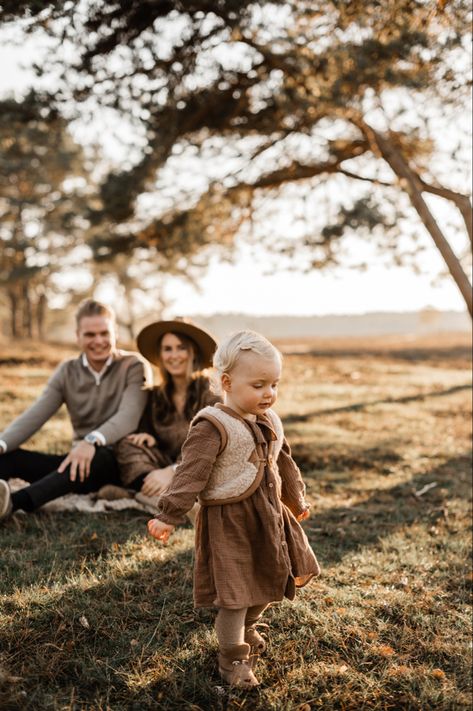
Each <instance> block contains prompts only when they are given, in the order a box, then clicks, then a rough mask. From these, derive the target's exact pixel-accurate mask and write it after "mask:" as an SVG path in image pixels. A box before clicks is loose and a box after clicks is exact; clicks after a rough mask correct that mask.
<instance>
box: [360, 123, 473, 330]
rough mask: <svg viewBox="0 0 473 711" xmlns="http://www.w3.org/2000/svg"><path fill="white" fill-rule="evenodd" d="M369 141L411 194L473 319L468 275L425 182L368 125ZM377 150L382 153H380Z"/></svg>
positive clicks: (413, 202) (384, 138) (365, 127)
mask: <svg viewBox="0 0 473 711" xmlns="http://www.w3.org/2000/svg"><path fill="white" fill-rule="evenodd" d="M360 128H361V129H362V130H363V131H364V132H365V134H366V135H367V136H368V138H369V139H370V140H371V141H372V142H373V143H374V144H375V146H373V147H374V148H375V152H376V153H380V154H381V156H382V157H383V158H384V160H385V161H386V162H387V163H388V164H389V166H390V167H391V169H392V170H393V172H394V173H395V175H397V177H398V179H399V182H400V184H401V186H402V188H403V189H404V190H405V191H406V192H407V194H408V195H409V198H410V200H411V203H412V205H413V206H414V208H415V210H416V211H417V214H418V215H419V217H420V219H421V220H422V222H423V223H424V225H425V227H426V229H427V231H428V232H429V233H430V236H431V237H432V239H433V240H434V243H435V246H436V247H437V249H438V250H439V252H440V254H441V255H442V257H443V259H444V261H445V264H446V265H447V268H448V270H449V272H450V274H451V275H452V277H453V279H454V280H455V283H456V285H457V286H458V288H459V290H460V293H461V295H462V296H463V298H464V300H465V303H466V306H467V308H468V311H469V313H470V316H472V317H473V293H472V288H471V284H470V282H469V280H468V277H467V275H466V274H465V272H464V270H463V267H462V265H461V264H460V261H459V259H458V257H457V256H456V254H455V252H454V251H453V249H452V248H451V247H450V244H449V243H448V241H447V239H446V238H445V236H444V234H443V233H442V230H441V229H440V227H439V226H438V223H437V221H436V220H435V218H434V216H433V215H432V213H431V212H430V209H429V207H428V205H427V203H426V202H425V200H424V198H423V196H422V181H421V180H420V178H419V176H418V175H417V174H416V173H415V172H414V171H413V170H412V169H411V168H410V166H409V164H408V162H407V161H406V159H405V158H404V156H403V155H402V152H401V150H400V148H399V147H398V146H397V145H396V144H395V143H394V142H392V141H391V140H390V139H389V138H386V137H385V136H382V135H381V134H380V133H378V132H377V131H375V130H374V129H373V128H371V126H368V125H367V124H366V123H364V122H363V124H362V125H361V126H360ZM376 148H377V149H378V150H377V151H376Z"/></svg>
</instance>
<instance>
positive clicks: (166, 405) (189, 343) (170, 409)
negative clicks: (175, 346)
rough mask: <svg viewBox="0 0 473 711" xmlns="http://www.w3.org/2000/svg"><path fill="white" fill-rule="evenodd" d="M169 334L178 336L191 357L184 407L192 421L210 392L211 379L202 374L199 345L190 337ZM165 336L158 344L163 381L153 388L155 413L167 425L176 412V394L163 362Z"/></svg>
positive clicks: (159, 367)
mask: <svg viewBox="0 0 473 711" xmlns="http://www.w3.org/2000/svg"><path fill="white" fill-rule="evenodd" d="M168 333H172V335H173V336H176V338H178V339H179V340H180V341H181V343H182V344H183V345H184V346H185V348H186V350H187V351H188V353H189V354H190V356H191V357H190V359H189V366H188V373H187V378H188V385H187V396H186V404H185V406H184V415H185V417H186V419H188V420H191V419H192V418H193V416H194V415H195V414H196V413H197V412H198V411H199V410H200V409H201V407H202V406H203V405H202V403H203V401H204V396H205V394H206V393H208V391H209V388H210V382H209V379H208V378H207V377H206V376H205V375H203V374H202V355H201V352H200V350H199V348H198V346H197V344H196V343H195V342H194V341H193V340H192V339H191V338H189V337H188V336H184V335H182V334H180V333H175V332H174V331H168ZM165 335H167V333H164V334H163V335H162V336H161V338H160V339H159V341H158V343H157V349H158V359H159V363H158V371H159V374H160V376H161V381H160V382H159V383H158V385H156V386H155V387H154V388H153V390H154V393H155V398H154V402H155V409H154V413H155V416H156V417H157V418H158V419H159V420H160V421H161V422H163V423H166V420H167V419H168V418H169V417H170V416H171V415H173V414H174V413H175V412H176V406H175V405H174V401H173V399H172V396H173V394H174V381H173V379H172V376H171V375H170V374H169V373H168V371H167V370H166V368H165V367H164V365H163V363H162V360H161V345H162V340H163V338H164V336H165Z"/></svg>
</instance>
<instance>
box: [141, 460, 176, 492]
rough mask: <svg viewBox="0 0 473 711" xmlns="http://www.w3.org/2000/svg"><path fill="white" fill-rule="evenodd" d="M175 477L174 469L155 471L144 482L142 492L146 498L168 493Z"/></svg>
mask: <svg viewBox="0 0 473 711" xmlns="http://www.w3.org/2000/svg"><path fill="white" fill-rule="evenodd" d="M173 476H174V469H173V468H172V467H171V466H170V467H164V469H153V471H152V472H150V473H149V474H147V475H146V476H145V478H144V480H143V486H142V487H141V491H142V492H143V494H146V496H158V495H159V494H162V493H163V491H166V489H167V488H168V486H169V484H170V483H171V481H172V478H173Z"/></svg>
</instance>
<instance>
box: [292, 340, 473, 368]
mask: <svg viewBox="0 0 473 711" xmlns="http://www.w3.org/2000/svg"><path fill="white" fill-rule="evenodd" d="M284 353H285V355H292V356H297V357H298V358H301V359H303V358H307V357H309V358H320V357H324V358H337V359H339V360H342V359H343V358H360V359H363V360H367V359H369V358H392V359H393V360H401V361H407V362H410V363H415V362H417V361H422V362H426V363H429V362H433V363H435V362H438V361H447V362H448V361H452V362H455V361H461V362H465V363H471V347H470V346H469V345H458V346H450V347H445V348H442V347H438V348H435V347H432V346H429V347H425V348H422V347H417V348H388V347H386V348H370V347H369V345H368V344H367V342H366V343H364V344H363V346H359V347H355V348H349V347H346V346H345V347H341V348H339V349H337V348H327V347H325V348H324V346H323V345H321V346H320V347H319V348H311V349H310V350H305V351H304V352H303V353H301V352H300V351H298V350H294V351H291V349H290V347H289V348H287V349H285V351H284Z"/></svg>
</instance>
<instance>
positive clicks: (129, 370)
mask: <svg viewBox="0 0 473 711" xmlns="http://www.w3.org/2000/svg"><path fill="white" fill-rule="evenodd" d="M76 324H77V331H76V334H77V343H78V346H79V348H80V351H81V353H80V355H79V357H78V358H72V359H70V360H66V361H64V362H63V363H61V364H60V365H59V366H58V368H57V369H56V371H55V372H54V373H53V375H52V377H51V378H50V380H49V382H48V384H47V385H46V387H45V389H44V391H43V392H42V394H41V395H40V397H39V398H38V400H37V401H36V402H35V403H34V404H33V405H32V406H31V407H30V408H29V409H28V410H26V411H25V412H24V413H23V414H22V415H20V416H19V417H18V418H17V419H16V420H14V422H12V423H11V424H10V425H9V426H8V427H7V428H6V429H5V430H4V431H3V432H0V520H1V519H2V518H6V517H8V516H9V515H10V514H11V513H12V512H13V511H15V510H16V509H23V510H24V511H34V510H35V509H37V508H38V507H39V506H42V505H43V504H45V503H46V502H47V501H51V500H52V499H55V498H57V497H58V496H63V495H64V494H67V493H70V492H74V493H89V492H91V491H96V490H97V489H99V488H100V487H101V486H103V485H104V484H109V483H119V472H118V465H117V462H116V460H115V456H114V454H113V450H112V447H111V445H113V444H114V443H115V442H117V441H118V440H119V439H121V438H122V437H125V435H127V434H129V433H130V432H134V431H135V430H136V427H137V426H138V422H139V420H140V417H141V414H142V412H143V409H144V406H145V403H146V393H145V392H144V390H143V386H144V383H145V365H144V363H143V361H142V360H140V358H139V356H137V355H135V354H134V353H128V352H126V351H120V350H117V349H116V345H115V343H116V339H115V314H114V312H113V311H112V309H110V308H109V307H108V306H105V305H104V304H101V303H99V302H98V301H94V300H92V299H87V300H86V301H84V302H83V303H82V304H81V305H80V306H79V309H78V311H77V313H76ZM62 403H65V404H66V407H67V410H68V413H69V417H70V420H71V424H72V428H73V432H74V435H73V436H74V440H73V444H72V448H71V450H70V452H69V453H68V454H67V456H66V455H64V454H63V455H54V454H44V453H42V452H32V451H27V450H25V449H19V448H18V447H19V445H20V444H22V443H23V442H24V441H25V440H27V439H28V437H31V435H33V434H34V433H35V432H37V431H38V430H39V429H40V427H42V425H43V424H44V423H45V422H47V421H48V420H49V419H50V418H51V417H52V416H53V415H54V413H55V412H56V411H57V410H58V409H59V407H60V406H61V405H62ZM13 477H18V478H21V479H24V480H25V481H28V482H30V485H29V486H26V487H25V488H23V489H20V490H19V491H17V492H16V493H14V494H11V493H10V487H9V486H8V484H7V481H8V479H11V478H13Z"/></svg>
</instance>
